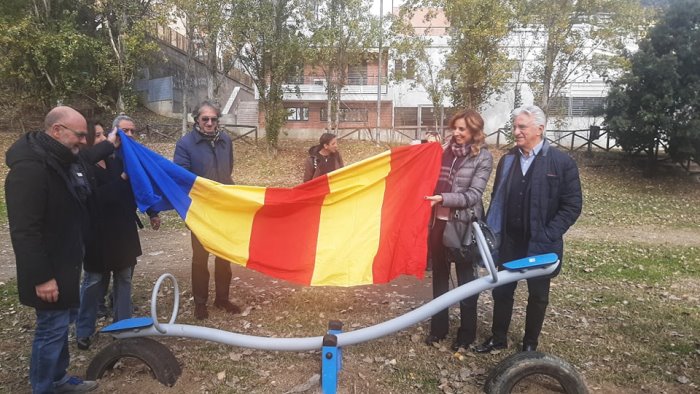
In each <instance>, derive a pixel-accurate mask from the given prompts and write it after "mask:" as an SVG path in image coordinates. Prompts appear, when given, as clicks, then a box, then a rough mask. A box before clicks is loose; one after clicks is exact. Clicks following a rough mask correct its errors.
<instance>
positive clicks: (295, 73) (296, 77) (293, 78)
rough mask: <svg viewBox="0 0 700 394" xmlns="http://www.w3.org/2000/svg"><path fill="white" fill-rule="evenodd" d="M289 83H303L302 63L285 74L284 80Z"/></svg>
mask: <svg viewBox="0 0 700 394" xmlns="http://www.w3.org/2000/svg"><path fill="white" fill-rule="evenodd" d="M285 82H286V83H287V84H289V85H303V84H304V65H303V64H301V65H296V66H294V67H293V70H292V71H291V72H290V73H289V75H287V79H286V81H285Z"/></svg>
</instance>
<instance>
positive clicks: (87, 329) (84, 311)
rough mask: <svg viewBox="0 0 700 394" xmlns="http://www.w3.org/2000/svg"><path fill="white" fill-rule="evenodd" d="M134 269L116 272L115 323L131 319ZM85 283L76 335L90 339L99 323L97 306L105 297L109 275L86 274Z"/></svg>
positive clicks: (82, 286)
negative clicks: (132, 275) (106, 279)
mask: <svg viewBox="0 0 700 394" xmlns="http://www.w3.org/2000/svg"><path fill="white" fill-rule="evenodd" d="M132 270H133V267H127V268H124V269H123V270H121V271H115V272H114V273H113V275H114V290H113V291H114V305H113V308H114V321H115V322H117V321H119V320H124V319H129V318H130V317H131V310H132V309H131V272H132ZM83 274H84V275H83V283H82V285H81V286H80V312H79V313H78V321H77V322H76V324H75V335H76V337H78V338H88V337H90V336H91V335H92V334H94V333H95V323H96V321H97V306H98V304H99V302H100V298H103V297H104V294H105V291H106V283H105V281H103V277H105V276H106V277H109V275H108V274H102V273H96V272H84V273H83Z"/></svg>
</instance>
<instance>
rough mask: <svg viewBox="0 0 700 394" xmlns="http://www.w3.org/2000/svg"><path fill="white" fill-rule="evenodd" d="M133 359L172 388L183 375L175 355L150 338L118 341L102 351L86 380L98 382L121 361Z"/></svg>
mask: <svg viewBox="0 0 700 394" xmlns="http://www.w3.org/2000/svg"><path fill="white" fill-rule="evenodd" d="M124 357H132V358H136V359H139V360H141V361H142V362H143V363H144V364H146V365H147V366H148V368H150V370H151V372H152V373H153V375H154V376H155V378H156V379H157V380H158V381H159V382H161V383H162V384H164V385H166V386H168V387H172V386H173V385H174V384H175V382H177V379H178V378H179V377H180V374H182V369H181V368H180V363H178V362H177V359H176V358H175V355H174V354H173V353H172V352H171V351H170V349H168V347H167V346H165V345H163V344H162V343H160V342H158V341H156V340H153V339H150V338H127V339H118V340H116V341H114V342H112V343H111V344H109V345H108V346H107V347H105V348H104V349H102V350H101V351H100V352H99V353H97V355H95V357H94V358H93V359H92V361H91V362H90V365H88V368H87V372H86V373H85V375H86V378H87V379H89V380H96V379H99V378H101V377H102V375H104V373H105V371H107V370H108V369H112V368H113V367H114V364H116V363H117V361H119V359H121V358H124Z"/></svg>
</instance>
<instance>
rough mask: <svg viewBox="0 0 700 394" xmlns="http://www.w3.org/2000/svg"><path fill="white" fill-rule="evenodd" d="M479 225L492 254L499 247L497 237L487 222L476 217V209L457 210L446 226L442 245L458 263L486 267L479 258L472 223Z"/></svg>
mask: <svg viewBox="0 0 700 394" xmlns="http://www.w3.org/2000/svg"><path fill="white" fill-rule="evenodd" d="M473 222H476V223H478V224H479V228H480V229H481V232H482V233H483V234H484V238H485V239H486V244H487V245H488V249H489V252H490V253H493V252H494V251H495V250H496V248H497V247H498V245H497V241H496V237H495V236H494V234H493V231H491V229H490V228H489V226H488V225H487V224H486V222H483V221H481V220H479V219H477V217H476V213H475V212H474V209H472V208H468V209H456V210H455V211H454V212H453V213H452V214H451V215H450V218H449V220H448V221H447V223H446V224H445V231H444V232H443V234H442V243H443V245H445V247H446V248H448V250H449V251H450V254H451V255H452V256H453V257H454V258H455V260H456V261H455V262H457V263H465V262H473V261H475V260H476V262H477V263H478V264H479V265H480V266H482V267H483V266H484V262H483V259H480V258H478V257H479V247H478V246H477V244H476V235H475V234H474V229H473V227H472V223H473Z"/></svg>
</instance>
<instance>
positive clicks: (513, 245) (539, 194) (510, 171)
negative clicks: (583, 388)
mask: <svg viewBox="0 0 700 394" xmlns="http://www.w3.org/2000/svg"><path fill="white" fill-rule="evenodd" d="M511 117H512V120H513V137H514V138H515V144H516V146H515V147H514V148H513V149H511V150H510V151H509V152H508V153H507V154H506V155H505V156H503V157H502V158H501V160H500V162H499V163H498V168H497V169H496V180H495V182H494V187H493V192H492V194H491V205H490V206H489V210H488V213H487V223H488V224H489V226H490V227H491V229H492V230H493V231H494V233H495V234H496V235H497V236H498V238H499V239H500V246H499V249H498V256H497V261H498V264H499V265H500V264H503V263H505V262H508V261H511V260H515V259H520V258H523V257H527V256H534V255H538V254H544V253H556V254H557V256H559V259H560V260H561V261H563V257H564V256H563V253H564V239H563V236H564V233H565V232H566V231H567V230H568V229H569V227H571V225H573V224H574V223H575V222H576V219H578V217H579V215H580V214H581V206H582V202H583V197H582V194H581V181H580V179H579V173H578V168H577V167H576V163H575V162H574V160H573V159H572V158H571V157H570V156H569V155H567V154H565V153H563V152H561V151H559V150H557V149H555V148H554V147H552V146H550V144H549V143H548V142H547V141H546V140H545V138H544V133H545V124H546V116H545V114H544V112H543V111H542V110H541V109H540V108H539V107H537V106H534V105H531V106H523V107H520V108H517V109H515V110H514V111H513V112H512V114H511ZM559 267H560V268H561V265H560V266H559ZM560 268H558V269H557V271H556V272H554V274H552V277H553V276H556V275H557V274H558V273H559V270H560ZM550 280H551V277H540V278H533V279H528V280H527V288H528V294H529V296H528V301H527V311H526V318H525V335H524V336H523V344H522V350H523V351H534V350H536V349H537V345H538V338H539V336H540V332H541V331H542V325H543V323H544V316H545V311H546V310H547V305H548V304H549V285H550ZM517 285H518V284H517V282H514V283H509V284H505V285H503V286H499V287H497V288H495V289H493V293H492V294H493V300H494V304H493V324H492V327H491V333H492V336H491V337H490V338H489V339H487V340H486V341H485V342H484V343H483V344H481V345H480V346H477V347H476V349H475V350H476V352H478V353H486V352H490V351H491V350H495V349H504V348H506V347H507V345H508V342H507V335H508V327H509V326H510V321H511V315H512V313H513V294H514V293H515V288H516V287H517Z"/></svg>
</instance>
